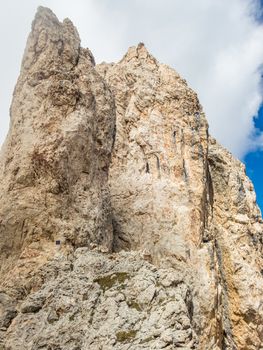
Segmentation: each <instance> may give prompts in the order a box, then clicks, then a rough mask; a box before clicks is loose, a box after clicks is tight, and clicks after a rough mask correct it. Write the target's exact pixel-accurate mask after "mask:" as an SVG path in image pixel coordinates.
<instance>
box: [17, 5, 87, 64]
mask: <svg viewBox="0 0 263 350" xmlns="http://www.w3.org/2000/svg"><path fill="white" fill-rule="evenodd" d="M79 48H80V38H79V34H78V32H77V29H76V28H75V27H74V25H73V23H72V22H71V21H70V20H69V19H65V20H64V21H63V23H61V22H59V20H58V18H57V17H56V15H55V14H54V13H53V12H52V11H51V10H50V9H49V8H46V7H42V6H41V7H39V8H38V10H37V13H36V16H35V19H34V21H33V23H32V30H31V33H30V35H29V38H28V41H27V45H26V49H25V53H24V58H23V62H22V67H23V68H24V69H31V68H32V66H33V65H35V64H36V63H37V64H38V65H43V67H45V68H51V67H53V68H60V69H61V68H62V67H63V68H65V69H70V68H72V67H73V66H74V65H75V64H76V62H77V60H78V55H79Z"/></svg>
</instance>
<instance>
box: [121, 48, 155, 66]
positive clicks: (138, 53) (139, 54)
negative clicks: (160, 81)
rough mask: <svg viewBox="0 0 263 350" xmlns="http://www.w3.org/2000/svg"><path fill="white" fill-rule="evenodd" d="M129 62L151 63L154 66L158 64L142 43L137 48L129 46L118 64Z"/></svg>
mask: <svg viewBox="0 0 263 350" xmlns="http://www.w3.org/2000/svg"><path fill="white" fill-rule="evenodd" d="M131 61H135V62H136V61H138V62H147V63H152V64H154V65H155V66H156V65H157V64H158V61H157V60H156V59H155V58H154V57H153V56H152V55H151V54H150V52H149V51H148V50H147V48H146V46H145V44H144V43H142V42H141V43H139V44H138V45H137V46H131V47H130V48H129V49H128V51H127V53H126V54H125V55H124V57H123V59H122V60H121V62H120V63H123V62H131Z"/></svg>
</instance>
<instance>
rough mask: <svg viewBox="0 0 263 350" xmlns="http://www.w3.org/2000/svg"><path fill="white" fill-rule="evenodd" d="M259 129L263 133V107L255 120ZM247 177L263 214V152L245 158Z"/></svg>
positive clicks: (252, 153) (259, 151) (251, 153)
mask: <svg viewBox="0 0 263 350" xmlns="http://www.w3.org/2000/svg"><path fill="white" fill-rule="evenodd" d="M254 123H255V126H256V128H257V129H259V130H261V131H263V106H261V108H260V109H259V112H258V115H257V116H256V117H255V118H254ZM244 161H245V164H246V168H247V175H248V176H249V177H250V179H251V180H252V181H253V183H254V187H255V190H256V194H257V202H258V205H259V206H260V208H261V212H263V151H261V150H257V151H255V152H250V153H248V154H247V155H246V156H245V158H244Z"/></svg>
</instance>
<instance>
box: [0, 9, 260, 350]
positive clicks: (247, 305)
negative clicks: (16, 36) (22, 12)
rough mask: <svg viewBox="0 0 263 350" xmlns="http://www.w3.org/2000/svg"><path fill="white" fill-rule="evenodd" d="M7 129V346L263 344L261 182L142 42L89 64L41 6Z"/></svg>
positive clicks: (3, 198) (120, 349) (0, 247)
mask: <svg viewBox="0 0 263 350" xmlns="http://www.w3.org/2000/svg"><path fill="white" fill-rule="evenodd" d="M115 116H116V120H115ZM11 118H12V123H11V127H10V131H9V134H8V138H7V140H6V143H5V146H4V148H3V150H2V151H1V154H0V350H40V349H63V350H72V349H83V350H98V349H101V350H106V349H107V350H111V349H116V350H125V349H130V350H143V349H152V350H154V349H156V350H157V349H163V348H165V349H167V350H174V349H179V348H181V349H185V350H186V349H187V350H190V349H191V350H261V349H262V344H263V328H262V324H263V304H262V290H263V278H262V271H263V263H262V242H263V239H262V232H263V227H262V225H263V221H262V218H261V216H260V211H259V209H258V207H257V205H256V201H255V193H254V190H253V186H252V184H251V182H250V180H249V179H248V178H247V176H246V174H245V171H244V166H243V165H242V164H241V163H240V162H239V161H237V160H235V159H234V158H233V157H232V155H231V154H230V153H229V152H227V151H226V150H225V149H223V148H222V147H221V146H220V145H219V144H218V143H217V142H216V141H215V140H213V139H212V138H211V137H210V136H209V134H208V124H207V121H206V118H205V115H204V112H203V110H202V107H201V105H200V103H199V100H198V97H197V95H196V93H195V92H194V91H193V90H191V88H190V87H188V86H187V83H186V81H185V80H184V79H182V78H181V77H180V76H179V75H178V74H177V73H176V72H175V70H173V69H172V68H170V67H168V66H167V65H164V64H161V63H159V62H158V61H157V60H156V59H155V58H154V57H153V56H152V55H151V54H150V53H149V52H148V51H147V49H146V48H145V46H144V45H143V44H139V45H138V46H137V47H132V48H130V49H129V50H128V52H127V54H126V55H125V56H124V58H123V59H122V60H121V61H120V62H118V63H116V64H105V63H103V64H100V65H97V66H96V67H94V59H93V56H92V55H91V53H90V52H89V50H84V49H83V48H81V47H80V39H79V36H78V33H77V31H76V29H75V28H74V26H73V24H72V23H71V22H70V21H69V20H65V21H64V22H63V23H60V22H59V21H58V20H57V18H56V17H55V15H54V14H53V13H52V12H51V11H50V10H48V9H46V8H40V9H39V11H38V13H37V15H36V19H35V20H34V22H33V25H32V32H31V34H30V36H29V39H28V43H27V48H26V51H25V55H24V60H23V64H22V69H21V74H20V77H19V79H18V83H17V85H16V89H15V92H14V99H13V102H12V107H11ZM115 121H116V124H115ZM114 140H115V144H114V147H113V141H114ZM39 330H41V331H39Z"/></svg>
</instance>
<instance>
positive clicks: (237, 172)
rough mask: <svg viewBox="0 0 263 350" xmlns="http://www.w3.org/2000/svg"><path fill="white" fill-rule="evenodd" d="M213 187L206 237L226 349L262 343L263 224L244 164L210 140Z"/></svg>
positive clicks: (249, 347)
mask: <svg viewBox="0 0 263 350" xmlns="http://www.w3.org/2000/svg"><path fill="white" fill-rule="evenodd" d="M209 165H210V169H211V176H212V181H213V188H214V201H213V217H212V219H211V227H210V237H209V238H208V239H212V240H213V241H214V246H215V251H216V256H217V261H218V267H219V271H220V282H219V283H220V285H221V288H222V308H223V310H222V312H223V328H224V332H225V334H226V337H225V342H226V345H229V348H230V349H262V348H263V303H262V301H263V296H262V291H263V278H262V272H263V261H262V257H263V249H262V248H263V244H262V243H263V234H262V233H263V224H262V218H261V213H260V210H259V208H258V206H257V205H256V196H255V192H254V188H253V185H252V183H251V181H250V180H249V178H248V177H247V176H246V174H245V167H244V165H243V164H242V163H241V162H239V161H238V160H236V159H234V158H233V156H232V155H231V154H230V153H229V152H228V151H226V150H225V149H224V148H222V147H221V146H220V145H219V144H218V143H216V141H215V140H213V139H212V140H211V142H210V146H209Z"/></svg>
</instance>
